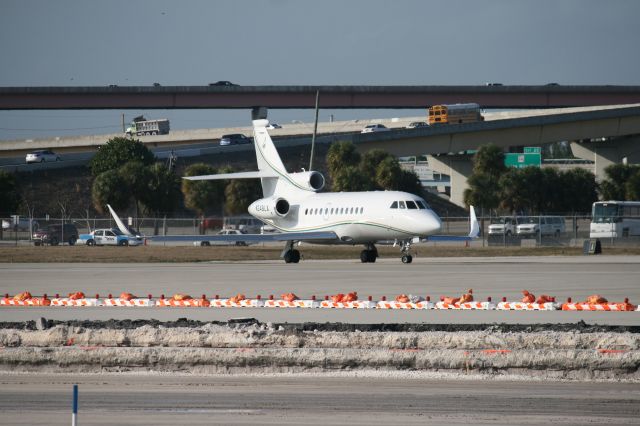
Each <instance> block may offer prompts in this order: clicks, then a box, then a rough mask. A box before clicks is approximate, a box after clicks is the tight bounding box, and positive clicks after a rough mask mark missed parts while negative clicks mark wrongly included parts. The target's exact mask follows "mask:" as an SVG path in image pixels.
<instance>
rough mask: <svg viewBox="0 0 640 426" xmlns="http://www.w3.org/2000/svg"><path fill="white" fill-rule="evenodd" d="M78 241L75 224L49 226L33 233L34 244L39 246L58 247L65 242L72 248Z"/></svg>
mask: <svg viewBox="0 0 640 426" xmlns="http://www.w3.org/2000/svg"><path fill="white" fill-rule="evenodd" d="M77 240H78V228H76V226H75V225H73V224H66V225H64V228H63V225H59V224H56V225H48V226H46V227H44V228H42V229H40V230H38V231H36V232H34V233H33V244H35V245H37V246H39V245H44V244H51V245H52V246H57V245H58V244H60V243H64V242H65V241H66V242H67V243H69V245H70V246H72V245H74V244H75V243H76V241H77Z"/></svg>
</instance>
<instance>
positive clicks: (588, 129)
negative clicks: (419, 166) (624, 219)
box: [353, 104, 640, 205]
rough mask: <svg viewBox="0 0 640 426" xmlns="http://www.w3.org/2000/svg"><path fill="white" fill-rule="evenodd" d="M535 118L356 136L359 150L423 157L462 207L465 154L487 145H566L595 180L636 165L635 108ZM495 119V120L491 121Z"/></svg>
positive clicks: (638, 107) (639, 127)
mask: <svg viewBox="0 0 640 426" xmlns="http://www.w3.org/2000/svg"><path fill="white" fill-rule="evenodd" d="M535 114H536V115H531V116H522V117H518V118H514V117H510V118H504V119H500V118H498V119H495V120H485V121H483V122H477V123H468V124H458V125H453V126H451V125H442V126H432V127H428V128H419V129H411V130H409V129H406V130H396V131H393V132H384V133H373V134H371V133H369V134H357V135H354V136H353V142H354V143H355V144H356V146H357V147H358V149H359V150H361V151H368V150H371V149H383V150H385V151H388V152H390V153H391V154H393V155H396V156H399V157H403V156H411V155H423V154H429V158H428V159H429V167H430V168H432V169H433V170H434V171H436V172H440V173H444V174H447V175H449V176H450V177H451V201H452V202H454V203H456V204H458V205H463V197H462V194H463V192H464V190H465V189H466V188H467V183H466V182H467V177H468V176H469V175H470V174H471V169H472V162H471V156H470V155H467V154H465V151H469V150H476V149H478V147H479V146H482V145H485V144H488V143H493V144H495V145H497V146H499V147H502V148H508V147H515V146H540V145H543V144H547V143H551V142H560V141H569V142H571V147H572V150H573V153H574V155H575V156H577V157H579V158H583V159H585V160H592V161H594V163H595V168H594V169H595V175H596V179H598V180H601V179H602V178H603V176H604V168H605V167H607V166H608V165H610V164H614V163H620V162H622V161H625V159H626V161H627V162H629V163H638V162H640V104H635V105H620V106H607V107H585V108H568V109H560V110H547V111H538V112H536V113H535ZM493 118H497V117H495V116H494V117H493Z"/></svg>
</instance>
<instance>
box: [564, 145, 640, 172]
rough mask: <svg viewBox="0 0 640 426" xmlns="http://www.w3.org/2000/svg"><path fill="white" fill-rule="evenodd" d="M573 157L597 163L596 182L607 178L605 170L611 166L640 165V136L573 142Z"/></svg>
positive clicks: (595, 170)
mask: <svg viewBox="0 0 640 426" xmlns="http://www.w3.org/2000/svg"><path fill="white" fill-rule="evenodd" d="M571 151H573V155H575V156H576V157H578V158H583V159H585V160H592V161H593V162H594V163H595V167H594V173H595V175H596V181H598V182H600V181H602V180H604V179H605V178H606V174H605V172H604V169H605V168H606V167H607V166H609V165H611V164H620V163H623V162H625V161H626V162H627V163H628V164H634V163H640V135H633V136H627V137H620V138H611V139H607V140H605V141H596V142H571Z"/></svg>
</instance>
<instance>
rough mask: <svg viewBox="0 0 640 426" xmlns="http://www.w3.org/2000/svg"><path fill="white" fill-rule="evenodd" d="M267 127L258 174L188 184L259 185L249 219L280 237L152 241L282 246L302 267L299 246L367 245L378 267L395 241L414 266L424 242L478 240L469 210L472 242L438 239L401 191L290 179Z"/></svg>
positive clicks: (258, 141)
mask: <svg viewBox="0 0 640 426" xmlns="http://www.w3.org/2000/svg"><path fill="white" fill-rule="evenodd" d="M268 125H269V121H268V120H266V119H257V120H253V133H254V145H255V149H256V157H257V160H258V171H255V172H239V173H225V174H216V175H205V176H191V177H185V178H184V179H189V180H220V179H225V180H226V179H256V178H259V179H260V181H261V183H262V192H263V198H261V199H259V200H257V201H255V202H253V204H251V205H250V206H249V213H250V214H251V215H252V216H254V217H256V218H258V219H260V220H261V221H263V222H264V223H266V224H268V225H271V226H273V227H274V228H276V229H277V230H279V231H280V233H273V234H242V235H198V236H163V237H151V238H153V239H154V240H158V241H226V242H233V241H236V240H237V241H244V242H266V241H282V242H285V248H284V250H283V251H282V254H281V257H282V258H284V261H285V262H286V263H298V262H299V261H300V252H299V251H298V250H297V249H295V248H294V247H295V246H296V244H298V243H301V242H311V243H314V244H343V245H346V244H348V245H356V244H362V245H364V247H365V248H364V250H362V252H361V253H360V260H361V261H362V262H363V263H369V262H375V261H376V258H377V257H378V251H377V250H376V246H375V244H376V243H378V242H381V241H393V242H394V245H399V246H400V248H401V252H402V262H403V263H411V261H412V260H413V258H412V256H411V253H410V249H411V244H412V243H416V242H420V241H425V240H438V241H443V240H457V241H464V240H470V239H473V238H475V237H477V235H478V232H479V226H478V221H477V219H476V216H475V212H474V209H473V207H471V214H470V227H471V232H470V233H469V235H468V236H436V235H434V234H436V233H437V232H439V231H440V229H441V225H442V223H441V221H440V218H439V217H438V215H437V214H436V213H435V212H434V211H433V210H431V208H429V205H428V204H427V203H426V202H425V200H423V199H422V198H420V197H418V196H417V195H413V194H409V193H407V192H400V191H366V192H325V193H320V192H319V191H320V190H322V188H323V187H324V184H325V179H324V176H322V174H320V173H318V172H316V171H304V172H301V173H288V172H287V171H286V170H285V167H284V165H283V164H282V160H281V159H280V156H279V155H278V152H277V150H276V148H275V146H274V144H273V141H272V140H271V137H270V136H269V133H268V132H267V127H268Z"/></svg>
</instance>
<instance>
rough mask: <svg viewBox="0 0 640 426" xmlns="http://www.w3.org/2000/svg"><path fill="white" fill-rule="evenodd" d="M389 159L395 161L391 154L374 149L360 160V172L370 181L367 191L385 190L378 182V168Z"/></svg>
mask: <svg viewBox="0 0 640 426" xmlns="http://www.w3.org/2000/svg"><path fill="white" fill-rule="evenodd" d="M387 158H392V159H395V157H393V156H392V155H391V154H389V153H388V152H386V151H383V150H381V149H372V150H371V151H367V152H366V153H364V155H363V156H362V159H361V160H360V170H361V171H362V174H363V176H365V178H366V179H368V180H370V184H369V185H368V188H367V189H370V190H373V189H383V187H382V186H381V185H379V184H378V183H377V182H376V175H377V172H378V167H379V166H380V164H381V163H382V162H383V161H384V160H385V159H387Z"/></svg>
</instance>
